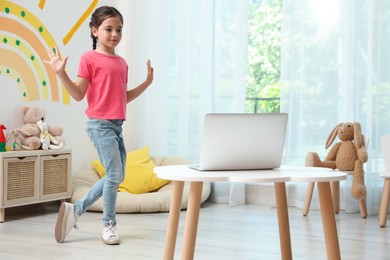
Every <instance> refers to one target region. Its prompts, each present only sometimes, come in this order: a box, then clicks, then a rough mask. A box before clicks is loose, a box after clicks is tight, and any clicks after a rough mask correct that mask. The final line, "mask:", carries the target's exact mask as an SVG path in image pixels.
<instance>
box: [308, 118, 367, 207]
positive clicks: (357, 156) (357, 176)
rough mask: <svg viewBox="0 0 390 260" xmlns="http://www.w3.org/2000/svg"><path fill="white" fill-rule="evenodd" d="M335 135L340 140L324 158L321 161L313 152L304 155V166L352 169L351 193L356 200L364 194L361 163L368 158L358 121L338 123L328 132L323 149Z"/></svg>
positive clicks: (341, 169) (364, 187)
mask: <svg viewBox="0 0 390 260" xmlns="http://www.w3.org/2000/svg"><path fill="white" fill-rule="evenodd" d="M336 136H338V138H339V139H340V140H341V142H338V143H335V144H334V145H333V147H332V148H331V149H330V151H329V152H328V155H327V156H326V158H325V160H323V161H321V159H320V157H319V156H318V154H317V153H315V152H309V153H308V154H307V155H306V161H305V165H306V166H313V167H326V168H332V169H336V168H337V169H339V170H340V171H353V182H352V189H351V194H352V197H354V198H356V199H357V200H363V199H364V198H365V196H366V185H365V184H364V169H363V164H364V163H365V162H367V160H368V154H367V150H366V146H365V145H366V144H365V143H364V140H363V136H362V131H361V126H360V123H357V122H355V123H340V124H338V125H336V127H335V128H334V129H333V131H332V132H331V133H330V135H329V137H328V139H327V141H326V144H325V149H328V148H329V147H330V146H331V144H332V143H333V141H334V140H335V138H336Z"/></svg>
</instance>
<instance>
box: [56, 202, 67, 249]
mask: <svg viewBox="0 0 390 260" xmlns="http://www.w3.org/2000/svg"><path fill="white" fill-rule="evenodd" d="M68 214H69V210H67V208H66V204H65V203H62V204H61V207H60V210H59V212H58V217H57V222H56V227H55V231H54V235H55V238H56V241H57V243H63V242H64V240H65V236H66V220H67V219H68ZM64 220H65V222H64Z"/></svg>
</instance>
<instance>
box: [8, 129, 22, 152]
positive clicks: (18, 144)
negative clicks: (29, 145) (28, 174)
mask: <svg viewBox="0 0 390 260" xmlns="http://www.w3.org/2000/svg"><path fill="white" fill-rule="evenodd" d="M11 137H13V140H12V145H11V150H12V151H20V150H21V149H22V139H21V134H20V129H18V128H16V129H12V130H11V131H10V132H9V133H8V135H7V141H9V140H11Z"/></svg>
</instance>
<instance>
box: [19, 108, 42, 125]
mask: <svg viewBox="0 0 390 260" xmlns="http://www.w3.org/2000/svg"><path fill="white" fill-rule="evenodd" d="M22 110H23V114H24V116H23V119H24V122H25V123H26V124H27V123H30V124H35V123H37V122H38V121H40V120H44V119H45V116H46V114H45V110H44V109H43V108H42V107H23V108H22Z"/></svg>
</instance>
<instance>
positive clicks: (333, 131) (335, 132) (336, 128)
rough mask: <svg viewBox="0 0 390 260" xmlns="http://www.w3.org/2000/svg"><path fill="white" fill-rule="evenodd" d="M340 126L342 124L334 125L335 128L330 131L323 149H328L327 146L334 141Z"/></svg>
mask: <svg viewBox="0 0 390 260" xmlns="http://www.w3.org/2000/svg"><path fill="white" fill-rule="evenodd" d="M342 124H343V123H340V124H338V125H336V126H335V128H334V129H333V130H332V132H331V133H330V134H329V136H328V139H327V140H326V143H325V149H328V148H329V146H330V145H331V144H332V143H333V141H334V139H335V138H336V136H337V131H338V129H339V127H340V126H341V125H342Z"/></svg>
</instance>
